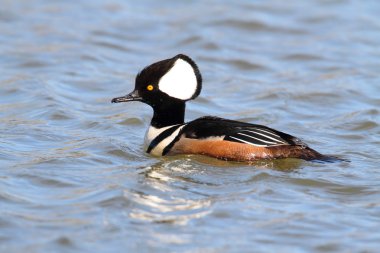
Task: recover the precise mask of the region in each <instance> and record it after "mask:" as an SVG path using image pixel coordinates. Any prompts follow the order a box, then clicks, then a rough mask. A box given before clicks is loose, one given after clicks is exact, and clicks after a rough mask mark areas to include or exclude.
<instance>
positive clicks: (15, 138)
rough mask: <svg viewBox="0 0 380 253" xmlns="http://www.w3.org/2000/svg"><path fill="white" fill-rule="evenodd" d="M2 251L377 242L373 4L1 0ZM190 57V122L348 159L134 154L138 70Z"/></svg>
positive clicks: (144, 114) (139, 147)
mask: <svg viewBox="0 0 380 253" xmlns="http://www.w3.org/2000/svg"><path fill="white" fill-rule="evenodd" d="M0 3H1V8H0V52H1V54H0V55H1V56H0V73H1V75H0V168H1V169H0V252H378V249H379V247H380V232H379V226H380V190H379V189H380V170H379V166H378V157H379V155H380V152H379V148H378V147H379V144H380V138H379V136H380V127H379V115H380V111H379V106H380V99H379V98H380V85H379V83H380V78H379V69H380V49H379V44H380V33H379V28H380V19H379V17H378V13H380V2H378V1H348V0H347V1H345V0H336V1H322V0H311V1H301V0H295V1H291V2H289V3H288V2H287V3H286V4H285V3H284V2H283V1H276V0H270V1H255V2H253V1H239V2H235V3H231V2H230V1H211V0H210V1H193V2H178V1H173V0H165V1H140V2H138V3H137V2H136V3H135V2H134V1H121V0H112V1H100V0H94V1H47V0H29V1H26V0H17V1H6V0H3V1H0ZM178 53H185V54H188V55H189V56H191V57H192V58H193V59H194V60H195V61H196V62H197V64H198V65H199V68H200V70H201V72H202V75H203V79H204V85H203V91H202V93H201V96H200V97H199V98H197V99H196V100H194V101H191V102H189V103H188V106H187V115H186V118H187V120H192V119H195V118H197V117H200V116H203V115H216V116H220V117H226V118H230V119H235V120H241V121H245V122H251V123H256V124H264V125H268V126H270V127H273V128H275V129H278V130H281V131H284V132H287V133H290V134H292V135H295V136H297V137H299V138H301V139H302V140H303V141H305V142H306V143H308V144H309V145H310V146H311V147H312V148H315V149H316V150H318V151H320V152H322V153H325V154H331V155H336V156H339V157H341V158H344V159H347V160H349V161H350V162H337V163H312V162H306V161H300V160H296V159H286V160H278V161H259V162H257V163H254V164H244V163H232V162H225V161H219V160H216V159H212V158H207V157H202V156H175V157H165V158H157V157H152V156H150V155H147V154H145V153H144V146H143V138H144V134H145V131H146V128H147V127H148V125H149V122H150V119H151V116H152V110H151V109H150V108H149V107H148V106H146V105H144V104H140V103H128V104H111V103H110V100H111V99H112V98H113V97H117V96H121V95H124V94H127V93H128V92H130V91H131V90H132V89H133V87H134V78H135V75H136V74H137V72H138V71H139V70H141V69H142V68H143V67H145V66H146V65H148V64H150V63H152V62H155V61H158V60H161V59H166V58H169V57H172V56H174V55H176V54H178Z"/></svg>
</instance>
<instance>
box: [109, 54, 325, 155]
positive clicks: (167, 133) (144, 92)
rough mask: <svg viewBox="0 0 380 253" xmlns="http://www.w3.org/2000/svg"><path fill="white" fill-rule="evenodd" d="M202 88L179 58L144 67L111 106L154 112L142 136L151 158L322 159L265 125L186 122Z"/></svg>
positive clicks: (193, 67) (207, 119) (187, 61)
mask: <svg viewBox="0 0 380 253" xmlns="http://www.w3.org/2000/svg"><path fill="white" fill-rule="evenodd" d="M201 89H202V76H201V73H200V71H199V68H198V66H197V64H196V63H195V62H194V60H192V59H191V58H190V57H189V56H187V55H185V54H178V55H176V56H174V57H172V58H169V59H165V60H161V61H158V62H155V63H153V64H151V65H149V66H147V67H145V68H143V69H142V70H141V71H140V72H139V73H138V74H137V76H136V79H135V88H134V90H133V91H132V92H130V93H129V94H127V95H125V96H121V97H116V98H113V99H112V100H111V102H112V103H122V102H132V101H139V102H143V103H145V104H148V105H149V106H151V107H152V108H153V117H152V119H151V122H150V126H149V128H148V130H147V132H146V134H145V146H146V152H147V153H148V154H151V155H153V156H170V155H179V154H184V155H204V156H209V157H214V158H217V159H222V160H227V161H237V162H253V161H257V160H261V159H284V158H295V159H303V160H323V159H324V158H327V156H325V155H322V154H321V153H319V152H317V151H315V150H314V149H312V148H310V147H309V146H308V145H307V144H305V143H304V142H303V141H301V140H300V139H299V138H297V137H294V136H292V135H290V134H287V133H284V132H281V131H278V130H275V129H273V128H270V127H267V126H263V125H259V124H252V123H247V122H241V121H236V120H230V119H224V118H220V117H216V116H203V117H200V118H197V119H195V120H192V121H190V122H185V108H186V102H188V101H190V100H193V99H195V98H197V97H198V96H199V94H200V93H201Z"/></svg>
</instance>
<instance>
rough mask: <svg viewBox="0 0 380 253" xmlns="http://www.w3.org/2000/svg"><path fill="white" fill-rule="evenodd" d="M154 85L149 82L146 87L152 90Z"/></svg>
mask: <svg viewBox="0 0 380 253" xmlns="http://www.w3.org/2000/svg"><path fill="white" fill-rule="evenodd" d="M153 88H154V87H153V85H151V84H149V85H148V86H146V89H147V90H148V91H152V90H153Z"/></svg>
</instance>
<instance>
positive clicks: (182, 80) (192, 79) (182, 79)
mask: <svg viewBox="0 0 380 253" xmlns="http://www.w3.org/2000/svg"><path fill="white" fill-rule="evenodd" d="M197 85H198V83H197V77H196V75H195V72H194V69H193V67H192V66H191V65H190V64H189V63H188V62H187V61H184V60H182V59H178V60H177V61H176V62H175V63H174V65H173V67H172V68H171V69H170V70H169V71H168V73H166V74H165V75H164V76H162V77H161V79H160V81H159V83H158V88H159V89H160V90H161V91H162V92H165V93H166V94H168V95H169V96H171V97H174V98H178V99H182V100H187V99H190V98H191V97H192V96H193V95H194V93H195V92H196V90H197Z"/></svg>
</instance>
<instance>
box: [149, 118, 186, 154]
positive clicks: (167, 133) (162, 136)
mask: <svg viewBox="0 0 380 253" xmlns="http://www.w3.org/2000/svg"><path fill="white" fill-rule="evenodd" d="M180 126H181V125H175V126H172V127H170V128H168V129H166V130H165V131H163V132H162V133H160V134H159V135H157V136H156V138H154V139H153V140H152V141H151V142H150V143H149V147H148V149H147V150H146V152H147V153H150V151H152V150H153V149H154V148H155V147H156V146H157V145H158V144H159V143H160V142H161V141H163V140H165V139H166V138H168V137H169V136H170V135H172V134H173V133H174V132H175V131H176V130H177V129H178V127H180Z"/></svg>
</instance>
